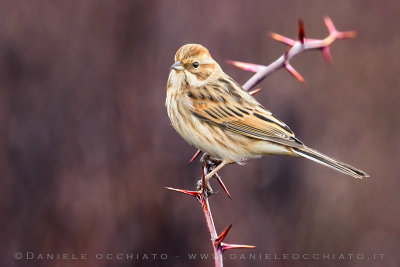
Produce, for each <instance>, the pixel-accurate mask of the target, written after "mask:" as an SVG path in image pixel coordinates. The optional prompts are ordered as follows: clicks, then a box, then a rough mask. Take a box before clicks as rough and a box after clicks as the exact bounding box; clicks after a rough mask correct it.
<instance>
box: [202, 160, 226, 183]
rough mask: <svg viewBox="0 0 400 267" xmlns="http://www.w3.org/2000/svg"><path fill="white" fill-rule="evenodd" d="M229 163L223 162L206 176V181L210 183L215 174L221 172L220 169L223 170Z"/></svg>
mask: <svg viewBox="0 0 400 267" xmlns="http://www.w3.org/2000/svg"><path fill="white" fill-rule="evenodd" d="M227 163H228V162H226V161H222V162H221V163H220V164H219V165H218V166H217V167H215V169H213V170H212V171H211V172H210V173H208V174H207V175H206V181H207V182H208V181H209V180H210V179H211V177H213V176H214V174H216V173H217V171H219V170H220V169H222V167H224V166H225V165H226V164H227Z"/></svg>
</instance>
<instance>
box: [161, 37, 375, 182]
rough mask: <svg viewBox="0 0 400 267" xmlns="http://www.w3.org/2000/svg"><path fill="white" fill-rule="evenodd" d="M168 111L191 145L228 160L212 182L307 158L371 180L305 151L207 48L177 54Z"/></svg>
mask: <svg viewBox="0 0 400 267" xmlns="http://www.w3.org/2000/svg"><path fill="white" fill-rule="evenodd" d="M165 105H166V107H167V111H168V116H169V118H170V120H171V122H172V125H173V127H174V128H175V130H176V131H177V132H178V133H179V134H180V135H181V136H182V137H183V138H184V139H185V140H186V141H187V142H188V143H190V144H192V145H193V146H195V147H196V148H198V149H200V150H201V151H203V152H205V153H207V154H209V155H210V156H212V157H214V158H216V159H221V160H222V162H221V164H219V165H218V167H217V168H215V169H214V170H213V171H212V172H210V173H209V174H208V175H207V176H206V179H207V180H209V179H210V178H211V177H212V176H213V175H214V174H215V173H216V172H217V171H218V170H220V169H221V168H222V167H223V166H225V165H226V164H229V163H235V162H241V161H245V160H247V159H250V158H257V157H260V156H263V155H289V156H295V157H304V158H307V159H310V160H313V161H315V162H318V163H320V164H323V165H325V166H328V167H331V168H333V169H335V170H337V171H340V172H343V173H345V174H348V175H350V176H353V177H355V178H363V177H368V176H369V175H368V174H366V173H365V172H363V171H361V170H358V169H356V168H354V167H352V166H350V165H348V164H346V163H343V162H340V161H338V160H336V159H333V158H330V157H328V156H326V155H324V154H322V153H320V152H318V151H315V150H313V149H311V148H309V147H307V146H305V145H304V144H303V143H302V142H301V141H300V140H299V139H297V138H296V137H295V136H294V133H293V132H292V130H291V129H290V128H289V127H288V126H287V125H286V124H285V123H283V122H282V121H280V120H279V119H277V118H275V117H274V116H272V113H271V112H270V111H269V110H267V109H266V108H264V107H263V106H262V105H261V104H260V103H259V102H258V101H257V100H256V99H255V98H254V97H252V96H251V95H249V93H247V92H246V91H245V90H244V89H242V87H241V86H240V85H239V84H238V83H236V82H235V81H234V80H233V79H232V78H231V77H229V76H228V75H227V74H225V73H224V72H223V71H222V69H221V67H220V66H219V65H218V63H217V62H216V61H215V60H214V59H213V58H212V57H211V55H210V53H209V52H208V50H207V49H206V48H205V47H203V46H201V45H198V44H187V45H184V46H182V47H181V48H180V49H179V50H178V51H177V52H176V55H175V63H174V64H173V65H172V67H171V72H170V74H169V79H168V84H167V99H166V102H165Z"/></svg>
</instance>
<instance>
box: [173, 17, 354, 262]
mask: <svg viewBox="0 0 400 267" xmlns="http://www.w3.org/2000/svg"><path fill="white" fill-rule="evenodd" d="M324 21H325V25H326V27H327V28H328V31H329V35H328V36H327V37H326V38H325V39H310V38H306V37H305V30H304V25H303V22H302V21H301V20H300V21H299V39H298V40H293V39H290V38H288V37H284V36H282V35H279V34H276V33H271V37H272V38H273V39H275V40H277V41H279V42H282V43H284V44H286V45H287V46H289V48H288V50H287V51H286V52H285V53H284V54H283V55H282V56H280V57H279V58H278V59H277V60H275V61H274V62H272V63H271V64H269V65H267V66H264V65H257V64H252V63H245V62H239V61H232V60H230V61H228V63H230V64H232V65H234V66H236V67H238V68H240V69H243V70H247V71H251V72H255V74H254V75H253V76H252V77H251V78H250V79H249V80H248V81H247V82H246V83H245V84H244V85H243V89H245V90H247V91H248V90H250V89H252V88H254V87H255V86H256V85H257V84H258V83H260V82H261V81H262V80H263V79H264V78H265V77H267V76H268V75H270V74H272V73H274V72H275V71H277V70H279V69H281V68H284V69H286V70H287V71H288V72H289V73H290V74H291V75H293V76H294V77H295V78H296V79H297V80H298V81H300V82H304V78H303V77H302V76H301V75H300V74H299V73H298V72H297V71H296V69H295V68H294V67H293V66H292V65H291V64H290V60H291V59H292V58H293V57H295V56H296V55H299V54H301V53H303V52H305V51H309V50H316V49H318V50H321V51H322V54H323V56H324V59H325V60H326V62H327V63H332V57H331V54H330V49H329V46H330V45H331V44H332V43H333V42H335V41H336V40H341V39H347V38H354V37H355V35H356V33H355V32H353V31H349V32H340V31H337V30H336V27H335V25H334V24H333V22H332V20H331V19H330V18H329V17H325V19H324ZM260 90H261V89H260V88H258V89H255V90H253V91H250V92H249V94H251V95H253V94H256V93H258V92H259V91H260ZM200 153H201V151H200V150H198V151H197V152H196V154H195V155H194V156H193V157H192V159H191V160H190V162H189V163H191V162H193V161H194V160H195V159H196V158H197V157H198V156H199V155H200ZM201 163H202V179H201V183H200V186H199V187H200V189H199V190H198V191H188V190H183V189H176V188H171V187H166V188H167V189H169V190H173V191H177V192H181V193H184V194H187V195H191V196H194V197H196V199H197V200H198V201H199V202H200V204H201V205H202V208H203V213H204V217H205V219H206V222H207V227H208V230H209V232H210V236H211V242H212V245H213V249H214V259H215V266H223V255H222V254H223V252H224V251H225V250H228V249H237V248H254V246H249V245H236V244H227V243H224V242H222V241H223V240H224V239H225V237H226V236H227V234H228V233H229V231H230V229H231V227H232V225H230V226H228V227H227V228H226V229H225V230H224V231H223V232H222V233H221V234H220V235H217V231H216V229H215V225H214V220H213V217H212V214H211V209H210V204H209V202H208V198H209V197H210V196H211V195H212V194H213V192H212V189H211V187H210V186H209V184H208V183H207V182H206V181H205V176H206V175H207V174H208V173H209V172H211V171H212V170H213V169H214V168H215V167H216V166H217V165H218V164H219V163H220V161H219V160H216V159H213V158H211V157H210V156H208V155H206V154H204V155H203V156H202V158H201ZM214 177H215V178H216V179H217V181H218V182H219V184H220V185H221V187H222V188H223V189H224V191H225V193H226V194H227V195H228V196H229V197H231V195H230V193H229V192H228V189H227V188H226V186H225V185H224V183H223V182H222V180H221V178H220V177H219V175H218V174H216V175H214Z"/></svg>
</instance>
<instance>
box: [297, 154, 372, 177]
mask: <svg viewBox="0 0 400 267" xmlns="http://www.w3.org/2000/svg"><path fill="white" fill-rule="evenodd" d="M292 149H293V152H294V153H296V154H297V155H299V156H301V157H304V158H307V159H310V160H313V161H315V162H318V163H320V164H322V165H325V166H328V167H331V168H332V169H334V170H337V171H339V172H342V173H345V174H347V175H350V176H353V177H354V178H360V179H362V178H364V177H369V175H368V174H367V173H365V172H363V171H361V170H359V169H356V168H354V167H352V166H350V165H348V164H346V163H343V162H341V161H338V160H336V159H333V158H331V157H328V156H326V155H324V154H322V153H320V152H318V151H316V150H313V149H311V148H308V147H302V148H296V147H293V148H292Z"/></svg>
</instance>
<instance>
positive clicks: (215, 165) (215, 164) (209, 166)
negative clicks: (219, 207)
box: [197, 153, 228, 195]
mask: <svg viewBox="0 0 400 267" xmlns="http://www.w3.org/2000/svg"><path fill="white" fill-rule="evenodd" d="M200 162H201V164H202V165H203V167H204V168H205V170H206V173H205V174H206V176H205V181H206V188H205V189H206V190H207V193H208V195H212V194H213V190H212V188H211V186H210V179H211V177H213V176H214V175H215V174H216V173H217V171H218V170H220V169H221V168H222V167H223V166H225V165H226V164H227V163H228V162H224V161H222V160H219V159H214V158H212V157H211V156H210V155H208V154H206V153H204V154H203V156H201V158H200ZM207 172H209V173H208V174H207ZM201 187H202V181H201V180H200V181H198V183H197V188H198V189H201Z"/></svg>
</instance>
